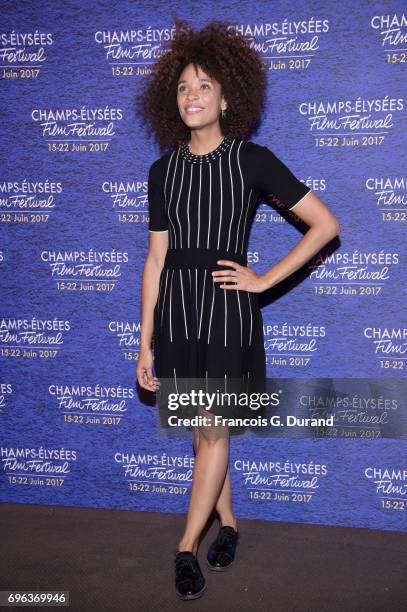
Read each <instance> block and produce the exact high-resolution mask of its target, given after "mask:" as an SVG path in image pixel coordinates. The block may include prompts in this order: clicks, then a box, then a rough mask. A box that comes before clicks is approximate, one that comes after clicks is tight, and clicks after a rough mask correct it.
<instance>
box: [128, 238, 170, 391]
mask: <svg viewBox="0 0 407 612" xmlns="http://www.w3.org/2000/svg"><path fill="white" fill-rule="evenodd" d="M167 249H168V231H151V230H150V231H149V247H148V254H147V258H146V261H145V264H144V270H143V276H142V285H141V337H140V353H139V358H138V363H137V367H136V376H137V380H138V382H139V385H140V386H141V387H143V389H147V390H148V391H156V390H157V387H158V382H157V378H156V377H154V376H153V353H152V350H151V340H152V337H153V333H154V308H155V305H156V303H157V299H158V290H159V281H160V274H161V270H162V268H163V265H164V260H165V256H166V253H167Z"/></svg>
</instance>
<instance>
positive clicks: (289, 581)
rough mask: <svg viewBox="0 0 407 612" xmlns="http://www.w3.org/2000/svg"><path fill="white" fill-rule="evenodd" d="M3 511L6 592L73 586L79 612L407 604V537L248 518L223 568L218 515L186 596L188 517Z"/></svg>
mask: <svg viewBox="0 0 407 612" xmlns="http://www.w3.org/2000/svg"><path fill="white" fill-rule="evenodd" d="M0 509H1V514H2V516H1V524H2V527H3V529H2V538H1V539H2V544H3V554H2V555H1V568H0V571H1V576H0V590H18V589H35V590H40V589H45V590H46V589H49V590H54V591H55V590H69V591H70V607H69V609H70V610H72V611H74V612H82V611H83V612H93V611H95V612H104V611H109V612H110V611H115V612H116V611H117V612H130V611H131V612H136V611H137V612H138V611H139V610H140V611H142V612H149V611H155V610H157V611H159V612H170V611H177V610H187V609H189V610H191V609H193V610H194V611H202V610H205V611H208V610H213V611H215V612H240V611H242V612H249V611H260V610H261V611H263V610H264V611H267V612H271V611H273V612H308V611H312V612H314V611H315V612H325V611H329V612H331V611H334V610H335V611H339V610H340V611H341V612H348V611H349V612H350V611H355V612H364V611H366V612H374V611H379V610H380V611H383V612H398V611H403V612H405V611H406V610H407V534H406V533H400V532H382V531H374V530H370V529H348V528H345V527H324V526H317V525H302V524H291V523H277V522H269V521H258V520H250V521H248V520H242V519H240V520H239V529H240V533H241V537H240V542H239V545H238V548H237V557H236V561H235V564H234V566H233V567H231V568H230V569H229V570H228V571H227V572H223V573H216V572H211V571H210V570H208V569H206V565H205V554H206V549H207V547H208V545H209V543H210V542H211V540H212V539H213V538H214V537H215V535H216V533H217V529H218V523H217V522H216V521H215V522H213V523H212V525H211V527H210V528H209V530H208V531H207V533H206V534H205V536H204V539H203V540H202V542H201V545H200V549H199V552H198V559H199V561H200V564H201V568H202V571H203V572H204V574H205V576H206V579H207V588H206V592H205V593H204V594H203V596H202V597H201V598H200V599H197V600H194V601H181V600H179V599H178V597H177V595H176V593H175V590H174V585H173V583H174V578H173V553H174V551H175V549H176V546H177V543H178V539H179V536H180V534H181V532H182V530H183V526H184V521H185V516H184V515H173V514H164V513H150V512H135V511H132V512H130V511H122V510H96V509H87V508H70V507H61V506H38V505H23V504H2V505H1V506H0ZM3 609H6V608H3ZM10 609H12V608H10ZM14 609H15V608H14ZM17 609H20V610H22V609H23V608H22V607H20V608H17ZM25 609H26V608H25ZM31 609H33V608H31ZM36 609H44V610H45V609H49V608H44V607H43V608H36ZM53 609H55V608H53ZM62 609H66V608H62Z"/></svg>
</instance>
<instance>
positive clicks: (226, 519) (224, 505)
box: [194, 430, 237, 529]
mask: <svg viewBox="0 0 407 612" xmlns="http://www.w3.org/2000/svg"><path fill="white" fill-rule="evenodd" d="M199 440H200V435H199V431H198V430H195V431H194V449H195V453H197V452H198V447H199ZM215 508H216V511H217V513H218V515H219V521H220V525H221V527H223V526H224V525H230V526H231V527H234V528H235V529H237V521H236V517H235V515H234V513H233V508H232V481H231V478H230V468H229V465H228V469H227V472H226V476H225V480H224V481H223V487H222V490H221V492H220V494H219V497H218V501H217V502H216V506H215Z"/></svg>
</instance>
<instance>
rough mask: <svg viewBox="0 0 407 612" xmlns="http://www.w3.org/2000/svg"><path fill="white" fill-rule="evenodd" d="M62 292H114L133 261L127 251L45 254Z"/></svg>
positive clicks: (43, 259)
mask: <svg viewBox="0 0 407 612" xmlns="http://www.w3.org/2000/svg"><path fill="white" fill-rule="evenodd" d="M41 261H43V262H45V263H46V264H48V265H49V269H50V271H51V278H52V279H53V280H54V281H55V283H56V288H57V289H58V291H85V292H95V291H97V292H102V293H111V292H112V291H113V290H114V289H115V287H116V284H117V281H118V280H119V278H120V277H121V275H122V268H123V264H127V263H128V261H129V254H128V253H127V251H116V250H115V249H113V250H112V251H97V250H93V249H89V250H87V251H42V252H41Z"/></svg>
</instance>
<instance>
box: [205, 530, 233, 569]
mask: <svg viewBox="0 0 407 612" xmlns="http://www.w3.org/2000/svg"><path fill="white" fill-rule="evenodd" d="M238 535H239V532H238V531H235V530H234V529H233V527H230V526H229V525H225V526H224V527H221V528H220V529H219V533H218V535H217V536H216V540H215V541H214V542H212V544H211V545H210V547H209V549H208V554H207V562H208V567H209V568H210V569H211V570H215V571H216V572H223V571H224V570H226V569H228V567H230V566H231V565H232V563H233V561H234V559H235V552H236V544H237V541H238Z"/></svg>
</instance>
